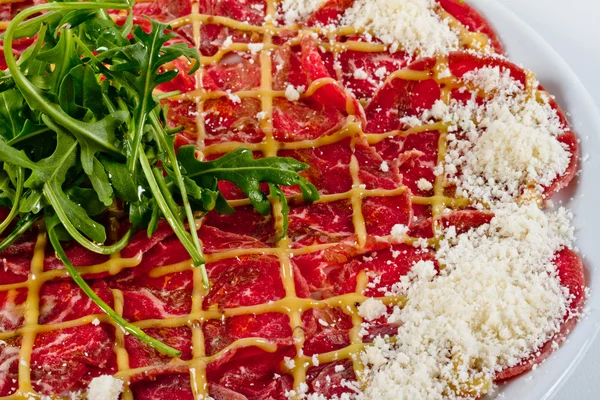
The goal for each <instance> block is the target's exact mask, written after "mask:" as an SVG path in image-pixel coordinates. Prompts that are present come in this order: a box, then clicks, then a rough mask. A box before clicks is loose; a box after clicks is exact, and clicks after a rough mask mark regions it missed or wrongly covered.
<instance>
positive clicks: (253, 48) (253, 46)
mask: <svg viewBox="0 0 600 400" xmlns="http://www.w3.org/2000/svg"><path fill="white" fill-rule="evenodd" d="M263 47H264V44H263V43H248V50H250V53H252V54H256V53H258V52H259V51H261V50H262V49H263Z"/></svg>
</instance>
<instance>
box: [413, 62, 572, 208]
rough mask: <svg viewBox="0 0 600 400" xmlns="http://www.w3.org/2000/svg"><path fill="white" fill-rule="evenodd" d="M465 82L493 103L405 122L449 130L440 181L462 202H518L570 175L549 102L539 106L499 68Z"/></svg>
mask: <svg viewBox="0 0 600 400" xmlns="http://www.w3.org/2000/svg"><path fill="white" fill-rule="evenodd" d="M464 79H465V81H467V82H470V83H472V84H474V85H475V86H476V87H477V88H479V89H480V90H483V91H484V92H485V93H486V95H489V96H490V97H489V99H487V100H486V102H485V103H484V104H478V101H477V98H476V96H475V93H472V97H471V99H470V100H468V101H466V102H458V101H456V100H453V101H452V102H451V103H450V105H446V104H444V103H443V102H442V101H439V100H438V101H437V102H436V103H435V104H434V105H433V107H432V108H431V109H430V110H426V111H424V112H423V114H422V116H421V118H420V120H419V119H416V118H409V119H405V120H404V123H406V124H407V125H409V126H417V125H422V124H423V123H424V122H425V121H427V122H432V121H443V122H445V123H447V124H449V125H450V128H449V134H448V151H447V154H446V156H445V159H444V163H443V164H442V165H440V166H438V167H439V169H436V171H435V172H436V175H437V174H442V173H445V175H446V178H447V179H448V180H449V181H450V182H453V183H455V184H456V186H457V194H458V195H459V196H465V197H469V198H472V199H474V200H479V201H483V202H486V203H488V204H493V203H495V202H498V201H500V202H510V201H513V200H514V199H516V198H517V197H518V196H519V195H521V194H522V192H523V190H524V189H525V188H526V187H532V186H533V189H534V190H535V191H536V192H537V193H542V192H543V190H544V187H546V186H549V185H550V184H551V183H552V182H553V181H554V179H556V177H557V176H559V175H561V174H562V173H564V172H565V171H566V169H567V167H568V165H569V161H570V157H571V155H570V153H569V151H568V149H567V147H566V145H564V144H562V143H561V142H559V141H558V136H559V135H560V134H561V133H563V132H564V127H563V126H562V124H561V122H560V119H559V117H558V114H557V113H556V110H554V109H553V108H552V107H551V105H550V104H549V102H548V98H547V96H546V97H545V98H544V96H543V95H542V101H541V102H540V101H537V100H536V99H535V98H534V97H532V96H530V95H529V94H528V93H526V91H525V90H524V89H523V86H522V85H521V83H520V82H518V81H515V80H514V79H513V78H511V77H510V73H509V71H508V70H504V71H501V70H500V69H499V68H498V67H494V68H489V67H485V68H481V69H479V70H477V71H474V72H470V73H468V74H466V75H465V77H464ZM459 171H460V173H459Z"/></svg>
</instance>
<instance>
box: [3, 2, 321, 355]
mask: <svg viewBox="0 0 600 400" xmlns="http://www.w3.org/2000/svg"><path fill="white" fill-rule="evenodd" d="M120 1H124V2H123V3H103V2H51V3H47V4H43V5H38V6H33V7H30V8H27V9H25V10H23V11H22V12H20V13H19V14H18V15H17V16H16V17H15V18H14V19H13V20H12V21H11V22H10V24H9V26H8V28H7V30H6V32H5V34H4V35H2V37H3V39H4V47H5V55H6V63H7V66H8V69H7V70H6V71H0V160H1V161H0V167H2V168H3V170H0V205H2V206H8V207H10V208H11V210H10V212H9V215H8V217H7V218H5V219H4V221H1V223H0V234H2V233H3V231H4V230H6V229H7V228H8V227H9V226H10V227H11V230H12V231H11V232H9V233H8V234H7V235H6V236H5V239H4V241H2V242H1V243H0V249H4V248H6V247H7V246H9V245H10V243H13V242H14V240H16V239H17V238H18V237H19V236H20V235H21V234H22V233H23V232H25V231H26V230H27V229H29V228H30V227H31V226H32V225H33V223H34V222H35V221H36V220H38V219H39V218H40V217H41V216H42V215H43V216H44V218H45V224H46V227H47V229H48V234H49V237H50V241H51V243H52V245H53V247H54V249H55V251H56V252H57V254H58V255H59V258H60V259H61V261H62V262H63V263H64V264H65V266H66V268H67V270H68V271H69V272H70V273H71V276H72V277H73V279H74V280H75V281H76V282H77V284H78V285H80V286H81V288H82V289H83V290H84V292H86V293H87V294H88V295H89V296H90V297H91V298H92V300H93V301H94V302H96V303H97V304H98V305H99V306H100V307H101V308H102V309H103V310H104V311H105V312H106V313H107V314H109V315H110V316H111V317H113V318H115V320H116V321H117V323H119V324H122V326H124V327H125V329H128V331H129V332H130V333H132V334H133V335H135V336H136V337H138V338H139V339H140V340H142V341H145V342H146V343H148V344H150V345H151V346H153V347H155V348H157V349H158V350H159V351H161V352H164V353H165V354H169V355H171V356H175V355H177V352H176V351H175V350H174V349H171V348H169V347H168V346H164V345H163V344H161V343H160V342H158V341H156V340H154V339H151V338H148V337H147V336H146V335H145V334H144V333H143V332H142V331H141V330H139V329H137V328H135V327H131V326H128V325H127V323H126V322H125V321H124V320H123V319H122V318H121V319H119V318H120V317H118V316H117V315H116V314H114V311H112V310H111V309H110V307H108V306H107V305H106V304H104V303H102V302H101V300H99V299H98V298H97V296H96V297H94V296H95V294H94V293H93V292H92V291H91V290H90V289H89V286H87V283H86V282H85V281H84V280H83V279H82V278H81V277H80V276H79V275H78V273H77V270H76V269H74V267H73V266H72V264H71V263H70V261H69V260H68V258H67V257H66V255H65V254H64V251H63V250H62V247H61V243H60V242H61V241H63V240H75V241H77V242H78V243H79V244H81V245H82V246H83V247H85V248H86V249H88V250H90V251H93V252H96V253H99V254H112V253H114V252H118V251H120V250H121V249H122V248H123V247H125V246H126V245H127V243H128V242H129V240H130V238H131V236H132V235H133V233H135V232H136V231H138V230H141V229H146V230H147V234H148V236H149V237H150V236H151V235H152V234H153V233H154V232H155V231H156V229H157V228H158V224H159V219H160V218H164V219H165V220H166V221H167V222H168V223H169V225H170V226H171V228H172V229H173V231H174V232H175V234H176V235H177V237H178V239H179V240H180V242H181V243H182V244H183V246H184V247H185V249H186V250H187V252H188V253H189V255H190V257H191V258H192V260H193V265H194V266H196V267H199V268H201V273H202V279H203V281H204V284H205V285H206V286H207V287H208V276H207V273H206V269H205V268H204V265H203V264H204V259H203V254H202V248H201V245H200V240H199V237H198V233H197V231H196V223H197V217H198V215H202V214H203V213H206V212H208V211H211V210H213V209H214V210H217V211H218V212H222V213H232V212H234V211H235V210H234V209H233V208H232V207H231V206H230V205H229V204H228V203H227V200H226V199H225V198H224V197H223V195H222V193H221V192H220V191H219V188H218V182H219V181H220V180H228V181H231V182H233V183H234V184H236V185H238V186H239V187H240V188H241V189H242V190H243V191H244V192H245V193H246V194H247V195H248V196H249V197H250V199H251V200H252V203H253V204H254V206H255V207H256V208H257V209H258V211H259V212H261V213H263V214H266V213H268V212H269V211H270V202H269V199H268V198H267V196H266V195H265V194H264V193H262V191H261V190H260V186H261V184H263V183H265V184H269V186H270V192H271V199H274V198H278V199H279V202H281V206H282V210H281V211H282V213H283V214H284V224H283V232H279V234H280V235H285V232H286V230H287V225H288V222H287V214H288V212H289V207H288V206H287V203H286V198H285V195H284V193H283V191H282V190H281V188H280V185H299V186H300V188H301V190H302V192H303V195H304V198H305V199H306V200H307V201H314V200H316V199H317V198H318V192H317V191H316V188H315V187H314V186H313V185H311V184H310V183H308V182H307V181H305V180H304V179H303V178H301V177H300V176H299V175H298V171H301V170H303V169H305V168H306V167H307V166H306V165H305V164H302V163H299V162H298V161H296V160H293V159H284V158H277V157H272V158H268V159H262V160H254V159H253V158H252V152H251V151H249V150H247V149H238V150H236V151H234V152H232V153H231V154H227V155H225V156H223V157H221V158H220V159H218V160H214V161H210V162H200V161H198V160H197V159H196V158H195V155H194V149H193V146H192V147H191V148H182V149H181V150H180V151H179V156H178V155H176V152H175V145H174V136H172V135H173V134H175V133H177V132H179V131H180V130H181V129H182V128H181V127H175V128H170V127H169V126H168V124H167V120H166V111H165V109H163V108H161V105H160V99H162V98H165V97H168V96H171V95H173V94H174V93H167V94H163V95H161V96H158V95H156V96H155V95H154V93H153V91H154V89H156V87H157V86H158V85H160V84H161V83H165V82H168V81H170V80H171V79H173V78H174V77H175V76H176V75H177V74H178V73H179V71H177V70H169V68H165V67H166V66H167V63H170V62H171V61H173V60H175V59H178V58H180V57H183V58H186V59H187V60H188V61H189V62H190V63H193V65H192V67H191V69H190V71H189V73H190V74H191V73H193V72H194V71H195V70H196V69H197V68H198V67H199V65H200V56H199V53H198V51H197V50H196V49H195V48H188V47H187V46H186V45H184V44H174V45H167V42H168V41H170V40H171V39H172V38H173V37H174V36H175V34H174V33H172V32H170V30H171V28H170V27H169V26H167V25H165V24H162V23H159V22H156V21H152V23H151V25H152V29H151V30H150V31H149V32H145V31H143V30H142V29H141V28H140V27H139V26H137V27H135V28H133V13H132V12H131V8H132V6H133V1H131V0H120ZM108 8H112V9H128V11H129V14H128V17H127V20H126V23H125V24H124V25H123V26H122V27H120V26H118V25H117V24H116V23H115V22H114V21H113V20H112V19H111V17H110V16H109V15H108V13H107V12H106V9H108ZM34 15H35V16H34ZM29 17H32V18H29ZM131 32H133V35H131V36H130V33H131ZM25 36H28V37H36V40H35V41H34V43H33V44H32V45H31V46H30V47H29V48H27V49H25V51H23V52H22V53H21V56H20V57H19V59H18V60H17V59H15V56H14V54H13V51H12V49H13V42H14V40H15V39H16V38H19V37H25ZM108 207H111V209H113V207H116V208H118V209H119V214H120V215H123V217H128V218H129V221H130V222H131V228H130V229H129V230H128V231H127V233H126V234H125V235H124V236H123V237H122V238H121V239H119V240H118V241H117V242H116V243H112V244H108V245H106V244H104V242H105V241H106V240H107V235H106V231H105V228H104V227H103V226H102V224H100V223H99V222H98V221H100V220H103V219H104V218H103V217H104V216H105V212H106V210H107V209H108ZM13 221H17V223H12V222H13ZM0 251H1V250H0Z"/></svg>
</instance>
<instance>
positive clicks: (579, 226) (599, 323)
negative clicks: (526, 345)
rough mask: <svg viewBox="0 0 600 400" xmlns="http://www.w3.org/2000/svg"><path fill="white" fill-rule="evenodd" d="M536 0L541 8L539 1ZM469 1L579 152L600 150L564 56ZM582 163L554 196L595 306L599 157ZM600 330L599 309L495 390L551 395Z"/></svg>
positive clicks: (506, 14)
mask: <svg viewBox="0 0 600 400" xmlns="http://www.w3.org/2000/svg"><path fill="white" fill-rule="evenodd" d="M540 3H541V4H540V6H541V7H544V4H543V2H540ZM565 3H566V2H565ZM469 4H471V5H473V6H474V7H475V8H477V10H479V11H480V12H481V13H482V14H483V15H484V16H485V17H486V18H487V19H488V20H489V21H490V22H491V24H492V25H493V27H494V28H495V29H496V31H497V32H498V33H499V34H500V35H501V37H502V43H503V44H504V46H505V48H506V50H507V52H508V54H509V57H510V59H511V60H512V61H513V62H515V63H519V64H523V66H525V67H526V68H529V69H531V70H532V71H534V73H535V74H536V76H537V78H538V80H539V81H540V82H541V83H542V85H544V86H545V88H546V89H547V90H548V91H549V92H550V93H551V94H553V95H555V96H556V98H557V101H558V104H559V105H560V106H561V107H562V108H563V110H564V111H565V112H567V113H569V114H570V116H569V120H570V122H571V124H572V125H573V129H574V131H575V132H576V133H577V134H578V136H579V138H580V140H581V154H582V157H584V158H585V156H586V155H587V154H589V155H597V154H600V113H599V112H598V110H597V109H596V107H595V105H594V102H593V100H592V98H591V96H590V95H589V93H588V92H587V91H586V90H585V88H584V86H583V84H582V83H581V82H580V81H579V79H578V78H577V76H575V74H574V73H573V71H572V70H571V69H570V68H569V66H568V65H567V64H566V63H565V61H564V60H563V59H562V58H561V57H560V56H559V55H558V54H557V53H556V52H555V51H554V50H553V49H552V48H551V47H550V45H548V44H547V43H546V42H545V41H544V39H542V37H541V36H540V35H538V34H537V33H536V32H535V31H534V30H533V29H531V28H530V27H529V26H528V25H527V24H526V23H524V22H523V21H522V20H521V19H519V18H518V17H517V16H516V15H514V14H513V13H512V12H510V11H509V10H507V9H506V8H504V7H503V6H502V5H500V4H498V3H496V2H495V1H489V0H470V1H469ZM563 5H565V6H567V4H563ZM590 39H591V38H590ZM581 166H582V169H583V171H582V173H581V175H580V176H579V177H578V179H576V180H575V181H574V182H573V183H572V184H571V185H570V186H569V187H568V188H567V189H565V190H564V191H563V192H562V193H561V194H559V196H558V197H557V199H556V200H563V202H564V205H565V206H567V207H568V208H570V209H571V210H572V211H573V213H574V214H575V218H574V225H575V228H576V235H577V237H578V240H577V243H576V245H577V246H578V248H579V251H580V254H582V255H583V256H584V257H585V258H584V264H585V266H586V268H587V279H588V285H589V287H590V288H591V289H592V292H591V295H590V297H589V299H588V301H587V304H586V306H587V307H589V308H591V309H598V308H600V293H598V289H599V288H600V271H598V267H599V266H600V243H598V240H597V239H595V238H594V236H596V238H597V237H598V236H597V235H598V232H597V231H596V230H597V229H598V227H600V204H598V203H599V202H600V187H599V185H598V183H599V182H600V179H599V175H600V157H591V158H589V160H587V161H585V162H583V163H582V164H581ZM597 199H598V200H597ZM599 331H600V313H597V312H592V313H590V314H589V315H588V316H586V317H585V318H583V319H582V320H581V321H580V322H579V323H578V324H577V326H576V328H575V329H574V330H573V332H572V333H571V335H569V339H568V341H567V342H566V343H564V344H563V345H562V346H561V348H560V349H558V350H557V351H556V352H554V353H553V354H552V355H551V356H550V357H549V359H548V360H547V361H546V362H545V363H543V364H542V365H541V366H539V367H538V368H537V369H536V370H535V371H532V372H529V373H527V374H525V375H523V376H521V377H520V378H519V379H516V380H514V381H512V382H511V383H509V384H507V385H505V386H502V387H501V388H500V390H499V392H500V393H502V395H503V396H504V398H507V399H527V400H530V399H544V400H546V399H550V398H552V397H553V396H554V395H555V394H556V392H557V390H558V389H559V388H560V387H561V386H562V385H563V384H564V383H565V381H566V380H567V379H568V378H569V375H570V374H571V373H572V372H573V369H574V368H575V366H576V365H577V364H578V363H579V362H580V361H581V359H582V358H583V355H584V354H585V352H586V350H587V349H588V348H589V346H590V345H591V343H592V341H593V340H594V338H595V337H596V335H597V334H598V332H599ZM494 397H496V396H490V398H494ZM599 397H600V395H599Z"/></svg>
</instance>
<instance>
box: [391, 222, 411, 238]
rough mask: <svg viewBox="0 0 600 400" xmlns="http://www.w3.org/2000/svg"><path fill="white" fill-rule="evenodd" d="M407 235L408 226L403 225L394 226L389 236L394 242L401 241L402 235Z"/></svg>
mask: <svg viewBox="0 0 600 400" xmlns="http://www.w3.org/2000/svg"><path fill="white" fill-rule="evenodd" d="M407 233H408V226H406V225H403V224H396V225H394V226H392V232H391V235H392V237H393V238H394V239H396V240H402V239H403V238H404V235H406V234H407Z"/></svg>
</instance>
